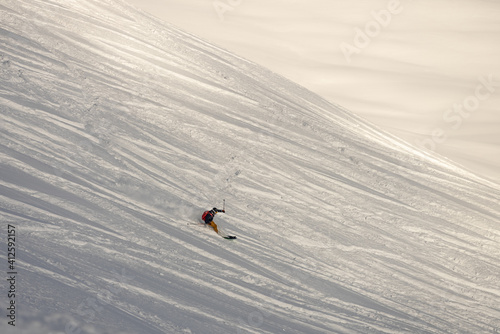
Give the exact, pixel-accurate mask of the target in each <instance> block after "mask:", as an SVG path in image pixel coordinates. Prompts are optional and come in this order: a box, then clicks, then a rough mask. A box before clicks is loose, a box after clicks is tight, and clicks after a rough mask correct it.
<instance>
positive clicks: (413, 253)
mask: <svg viewBox="0 0 500 334" xmlns="http://www.w3.org/2000/svg"><path fill="white" fill-rule="evenodd" d="M0 32H1V34H0V39H1V40H0V41H1V47H0V71H1V80H0V108H1V123H0V128H1V132H0V162H1V168H0V174H1V175H0V210H1V222H2V223H1V224H2V225H1V227H0V228H1V234H0V235H1V236H2V240H1V244H2V245H3V246H2V247H1V248H0V256H1V260H0V261H1V262H2V263H3V264H2V266H1V267H2V276H3V277H5V278H7V272H8V270H9V269H8V267H7V264H8V263H7V258H8V254H7V247H6V242H7V227H8V225H9V224H10V225H13V226H15V228H16V262H15V266H16V270H17V272H18V274H17V277H16V279H17V280H16V296H15V302H16V306H17V307H16V322H15V325H16V326H15V327H13V326H11V325H9V324H8V321H9V318H8V317H7V316H6V314H7V305H8V303H10V300H11V299H9V298H8V297H7V291H8V289H9V286H8V285H7V283H8V282H7V280H6V279H2V281H3V283H2V285H1V290H2V292H1V297H0V301H1V309H2V310H3V311H2V313H4V314H2V317H1V322H0V330H1V332H2V333H37V334H45V333H203V334H206V333H497V332H498V329H499V328H500V320H499V319H500V306H499V305H500V304H499V301H500V263H499V258H500V246H499V241H500V219H499V215H500V204H499V203H500V187H499V186H498V185H496V184H493V183H489V182H487V181H485V180H482V179H480V178H478V177H476V176H474V175H472V174H470V173H468V172H465V171H463V170H461V169H460V168H458V167H456V166H455V165H454V164H453V163H452V162H450V161H447V160H445V159H442V158H440V157H439V156H429V155H428V154H427V153H422V152H420V151H418V150H417V149H415V148H413V147H411V146H409V145H407V144H405V143H404V142H402V141H400V140H399V139H397V138H394V137H392V136H389V135H387V134H385V133H383V132H381V131H379V130H378V129H376V128H375V127H374V126H372V125H371V124H369V123H367V122H365V121H363V120H361V119H359V118H358V117H356V116H355V115H353V114H351V113H350V112H348V111H347V110H344V109H343V108H341V107H339V106H336V105H332V104H330V103H328V102H326V101H325V100H323V99H322V98H320V97H319V96H317V95H315V94H313V93H311V92H309V91H307V90H305V89H303V88H301V87H299V86H298V85H296V84H294V83H292V82H290V81H287V80H285V79H284V78H282V77H280V76H277V75H275V74H273V73H271V72H270V71H268V70H266V69H264V68H261V67H259V66H257V65H255V64H253V63H250V62H247V61H245V60H244V59H241V58H239V57H237V56H235V55H232V54H230V53H228V52H226V51H224V50H222V49H219V48H217V47H214V46H212V45H210V44H208V43H206V42H204V41H202V40H200V39H197V38H196V37H194V36H191V35H188V34H185V33H183V32H181V31H179V30H177V29H176V28H174V27H171V26H169V25H166V24H165V23H162V22H160V21H158V20H156V19H154V18H152V17H150V16H148V15H146V14H143V13H140V12H137V11H135V10H134V9H132V8H131V7H129V6H128V5H126V4H124V3H122V2H117V1H112V0H104V1H103V0H85V1H66V0H51V1H45V0H44V1H38V0H33V1H16V0H7V1H2V4H0ZM223 199H225V200H226V214H219V215H217V217H216V222H217V223H218V224H219V226H220V227H221V228H222V229H223V230H225V231H226V232H228V233H230V234H235V235H237V236H238V239H237V240H234V241H230V240H224V239H222V238H221V237H219V236H217V235H216V234H215V233H214V232H213V231H211V230H209V229H208V228H205V227H203V226H197V225H188V224H192V223H196V222H197V221H198V220H199V217H200V215H201V213H202V212H203V211H204V210H206V209H210V208H211V207H213V206H219V207H220V206H221V205H222V200H223Z"/></svg>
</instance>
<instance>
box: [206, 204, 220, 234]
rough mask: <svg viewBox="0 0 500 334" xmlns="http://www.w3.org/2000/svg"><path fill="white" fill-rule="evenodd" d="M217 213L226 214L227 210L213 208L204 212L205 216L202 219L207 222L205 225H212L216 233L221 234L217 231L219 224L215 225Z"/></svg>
mask: <svg viewBox="0 0 500 334" xmlns="http://www.w3.org/2000/svg"><path fill="white" fill-rule="evenodd" d="M217 212H224V213H226V211H225V210H219V209H217V208H213V209H212V210H210V211H208V210H207V211H205V212H203V215H202V216H201V219H203V221H204V222H205V224H207V225H210V226H212V227H213V229H214V231H215V233H217V234H219V230H218V229H217V224H215V223H214V216H215V215H216V214H217Z"/></svg>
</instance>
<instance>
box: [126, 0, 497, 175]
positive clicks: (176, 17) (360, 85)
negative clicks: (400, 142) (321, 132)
mask: <svg viewBox="0 0 500 334" xmlns="http://www.w3.org/2000/svg"><path fill="white" fill-rule="evenodd" d="M125 1H128V2H129V3H131V4H133V5H134V6H136V7H137V8H141V9H144V10H145V11H148V12H150V13H152V14H153V15H155V16H157V17H159V18H161V19H163V20H165V21H167V22H170V23H173V24H175V25H177V26H178V27H180V28H182V29H183V30H186V31H189V32H191V33H193V34H195V35H198V36H200V37H202V38H204V39H207V40H209V41H211V42H213V43H214V44H217V45H219V46H222V47H224V48H226V49H228V50H230V51H233V52H234V53H236V54H238V55H240V56H243V57H245V58H247V59H250V60H252V61H255V62H256V63H258V64H261V65H263V66H265V67H267V68H269V69H271V70H273V71H275V72H277V73H280V74H282V75H283V76H285V77H287V78H289V79H291V80H293V81H295V82H297V83H299V84H301V85H303V86H305V87H307V88H309V89H310V90H312V91H314V92H316V93H318V94H320V95H321V96H323V97H324V98H326V99H328V100H329V101H331V102H334V103H337V104H340V105H342V106H344V107H346V108H347V109H349V110H351V111H353V112H354V113H356V114H358V115H360V116H362V117H365V118H366V119H368V120H370V121H371V122H373V123H375V124H376V125H378V126H379V127H380V128H382V129H384V130H386V131H389V132H392V133H394V134H396V135H398V136H400V137H402V138H403V139H406V140H407V141H409V142H410V143H412V144H414V145H417V146H420V147H424V148H426V149H428V150H434V151H436V152H439V153H440V154H442V155H444V156H446V157H449V158H450V159H452V160H455V161H457V162H458V163H460V164H462V165H463V166H465V167H466V168H467V169H469V170H472V171H474V172H476V173H477V174H480V175H483V176H486V177H488V178H490V179H494V180H496V181H497V182H500V112H499V111H500V110H499V109H500V108H499V107H500V1H495V0H474V1H466V0H386V1H381V0H344V1H341V0H337V1H334V0H125Z"/></svg>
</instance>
